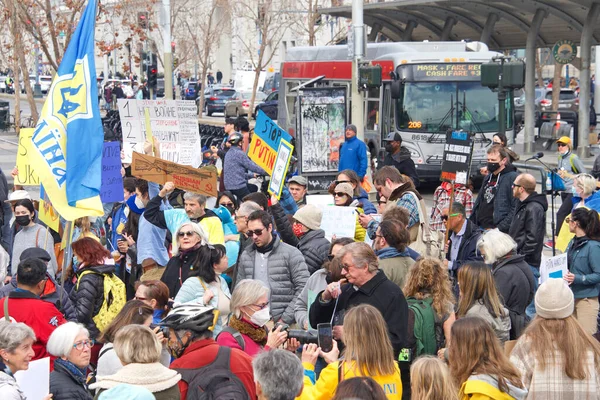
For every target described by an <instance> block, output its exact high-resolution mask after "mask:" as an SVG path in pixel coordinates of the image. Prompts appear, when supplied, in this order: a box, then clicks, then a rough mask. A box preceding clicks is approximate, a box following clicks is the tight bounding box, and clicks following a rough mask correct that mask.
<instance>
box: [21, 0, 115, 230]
mask: <svg viewBox="0 0 600 400" xmlns="http://www.w3.org/2000/svg"><path fill="white" fill-rule="evenodd" d="M96 2H97V0H90V1H89V3H88V5H87V7H86V9H85V11H84V12H83V14H82V16H81V21H79V25H78V26H77V29H76V30H75V33H74V34H73V36H72V37H71V41H70V42H69V47H68V48H67V51H66V52H65V55H64V58H63V59H62V62H61V63H60V66H59V67H58V71H57V73H56V76H55V77H54V80H53V82H52V86H51V87H50V90H49V91H48V98H47V99H46V102H45V103H44V107H43V108H42V113H41V116H40V119H39V121H38V123H37V126H36V127H35V131H34V133H33V137H32V138H31V142H32V152H31V156H30V159H31V162H32V164H33V165H35V168H36V171H37V173H38V175H39V177H40V181H41V183H43V185H44V189H45V190H46V193H47V194H48V197H49V198H50V200H51V201H52V205H53V206H54V208H55V209H56V210H57V211H58V213H59V214H60V215H61V216H62V217H63V218H64V219H65V220H67V221H74V220H75V219H77V218H80V217H85V216H101V215H103V214H104V211H103V209H102V202H101V201H100V182H101V169H102V164H101V163H102V143H103V141H104V133H103V130H102V121H101V120H100V107H99V106H98V88H97V86H96V65H95V62H94V27H95V22H96Z"/></svg>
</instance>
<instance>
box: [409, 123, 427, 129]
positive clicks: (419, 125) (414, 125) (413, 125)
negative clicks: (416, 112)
mask: <svg viewBox="0 0 600 400" xmlns="http://www.w3.org/2000/svg"><path fill="white" fill-rule="evenodd" d="M422 127H423V123H422V122H421V121H408V129H421V128H422Z"/></svg>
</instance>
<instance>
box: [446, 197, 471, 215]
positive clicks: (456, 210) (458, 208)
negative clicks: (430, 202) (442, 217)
mask: <svg viewBox="0 0 600 400" xmlns="http://www.w3.org/2000/svg"><path fill="white" fill-rule="evenodd" d="M449 214H460V215H462V216H463V217H465V218H467V210H466V209H465V206H464V205H462V204H461V203H459V202H457V201H455V202H454V203H452V207H450V212H449Z"/></svg>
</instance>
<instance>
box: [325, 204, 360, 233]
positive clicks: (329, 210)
mask: <svg viewBox="0 0 600 400" xmlns="http://www.w3.org/2000/svg"><path fill="white" fill-rule="evenodd" d="M321 229H323V230H324V231H325V237H326V238H327V239H328V240H330V241H331V238H332V236H333V235H335V236H336V237H337V238H341V237H349V238H354V232H355V231H356V207H339V206H326V207H323V218H322V219H321Z"/></svg>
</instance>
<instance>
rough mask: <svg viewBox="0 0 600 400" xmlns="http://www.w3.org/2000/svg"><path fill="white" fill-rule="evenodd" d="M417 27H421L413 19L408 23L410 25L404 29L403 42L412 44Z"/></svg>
mask: <svg viewBox="0 0 600 400" xmlns="http://www.w3.org/2000/svg"><path fill="white" fill-rule="evenodd" d="M417 25H419V24H418V23H417V21H415V20H412V19H411V20H409V21H408V23H407V24H406V28H404V33H403V34H402V41H403V42H410V39H411V37H412V33H413V31H414V30H415V28H416V27H417Z"/></svg>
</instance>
